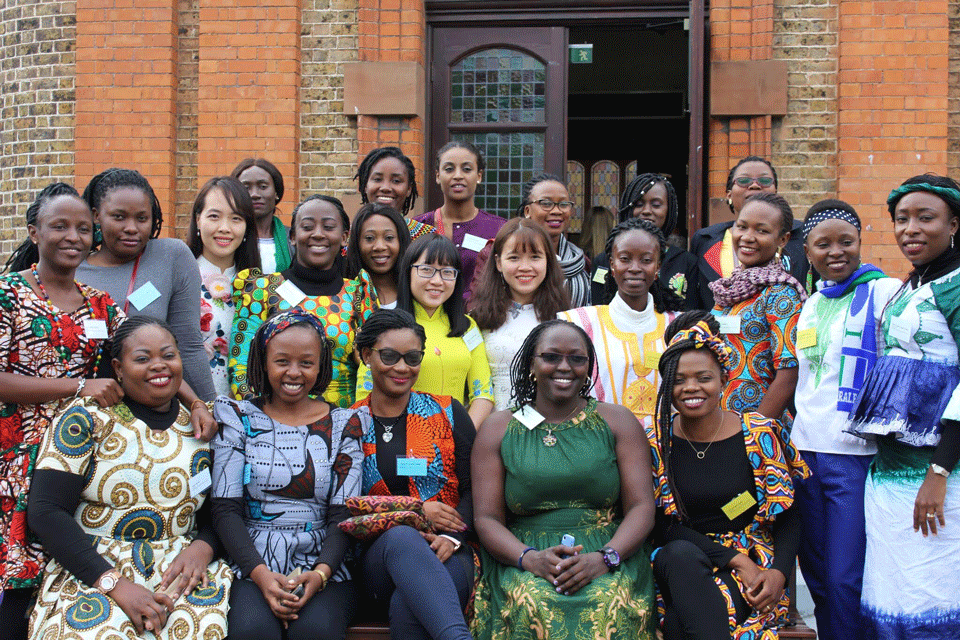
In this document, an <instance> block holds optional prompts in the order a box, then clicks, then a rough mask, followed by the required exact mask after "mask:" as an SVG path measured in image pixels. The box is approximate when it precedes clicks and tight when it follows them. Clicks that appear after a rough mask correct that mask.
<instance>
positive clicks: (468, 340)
mask: <svg viewBox="0 0 960 640" xmlns="http://www.w3.org/2000/svg"><path fill="white" fill-rule="evenodd" d="M463 342H464V344H466V345H467V349H469V350H470V351H473V350H474V349H476V348H477V347H479V346H480V345H481V344H483V336H482V335H480V329H477V328H476V327H473V328H472V329H470V330H469V331H467V332H466V333H465V334H463Z"/></svg>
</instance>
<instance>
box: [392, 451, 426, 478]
mask: <svg viewBox="0 0 960 640" xmlns="http://www.w3.org/2000/svg"><path fill="white" fill-rule="evenodd" d="M397 475H398V476H416V477H420V476H425V475H427V459H426V458H405V457H403V456H397Z"/></svg>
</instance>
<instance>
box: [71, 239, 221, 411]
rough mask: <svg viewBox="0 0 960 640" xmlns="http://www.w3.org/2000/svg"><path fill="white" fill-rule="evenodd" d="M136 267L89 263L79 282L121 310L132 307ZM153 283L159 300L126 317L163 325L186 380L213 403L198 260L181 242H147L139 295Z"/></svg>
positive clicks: (82, 268) (79, 271)
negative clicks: (169, 333)
mask: <svg viewBox="0 0 960 640" xmlns="http://www.w3.org/2000/svg"><path fill="white" fill-rule="evenodd" d="M133 265H134V261H130V262H128V263H126V264H122V265H120V266H119V267H95V266H93V265H91V264H90V263H89V262H86V261H84V263H83V264H81V265H80V267H79V268H78V269H77V280H79V281H80V282H82V283H84V284H86V285H90V286H91V287H93V288H95V289H99V290H101V291H106V292H107V293H109V294H110V297H111V298H113V300H114V302H116V303H117V306H119V307H120V308H121V309H123V308H124V305H125V303H126V301H127V290H128V288H129V286H130V277H131V276H132V275H133ZM148 282H149V283H152V284H153V286H154V287H156V289H157V291H159V292H160V297H158V298H157V299H156V300H154V301H152V302H151V303H150V304H148V305H146V306H145V307H144V308H142V309H138V308H137V307H136V306H135V305H134V304H133V303H131V304H130V305H129V306H128V308H127V309H126V313H127V315H130V316H133V315H143V316H150V317H151V318H157V319H159V320H164V321H165V322H167V323H168V324H169V325H170V327H171V328H172V329H173V335H174V337H176V339H177V343H178V345H179V347H180V356H181V357H182V358H183V378H184V380H186V381H187V384H189V385H190V386H191V387H192V388H193V390H194V392H195V393H196V394H197V395H198V396H199V397H200V398H202V399H203V400H207V401H210V400H214V399H215V398H216V395H217V393H216V391H215V390H214V387H213V378H212V377H211V375H210V362H209V357H208V356H207V352H206V349H204V347H203V340H202V339H201V337H200V270H199V268H197V260H196V258H194V257H193V254H192V253H191V252H190V249H189V248H188V247H187V245H186V244H184V243H183V242H182V241H181V240H176V239H173V238H157V239H154V240H150V241H149V242H147V248H146V249H144V251H143V254H142V255H141V256H140V266H139V267H138V269H137V279H136V282H134V284H133V291H134V293H136V292H137V290H138V289H140V287H142V286H144V285H145V284H147V283H148Z"/></svg>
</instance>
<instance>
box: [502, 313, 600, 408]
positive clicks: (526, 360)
mask: <svg viewBox="0 0 960 640" xmlns="http://www.w3.org/2000/svg"><path fill="white" fill-rule="evenodd" d="M555 327H571V328H573V329H575V330H576V331H577V333H579V334H580V336H581V337H582V338H583V345H584V348H585V349H586V351H587V358H588V362H587V379H586V381H584V383H583V387H581V388H580V397H582V398H589V397H590V391H591V390H592V389H593V385H594V384H595V383H596V379H595V378H594V377H593V371H594V368H593V367H594V364H595V363H596V361H597V352H596V350H594V348H593V342H591V341H590V337H589V336H588V335H587V332H586V331H584V330H583V329H582V328H580V327H579V326H577V325H575V324H574V323H572V322H567V321H566V320H548V321H546V322H542V323H540V324H538V325H537V326H536V327H534V328H533V329H532V330H531V331H530V333H529V334H528V335H527V339H526V340H524V341H523V345H521V346H520V350H519V351H517V355H515V356H514V357H513V362H511V363H510V386H511V387H512V389H513V391H511V392H510V403H511V405H513V406H517V407H521V406H523V405H525V404H532V403H533V401H534V400H536V399H537V382H536V380H534V378H533V374H532V371H531V369H532V368H533V357H534V356H535V355H536V350H537V345H538V344H539V342H540V338H541V337H543V335H544V334H545V333H546V332H547V331H549V330H550V329H553V328H555Z"/></svg>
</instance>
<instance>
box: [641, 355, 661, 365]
mask: <svg viewBox="0 0 960 640" xmlns="http://www.w3.org/2000/svg"><path fill="white" fill-rule="evenodd" d="M643 364H644V365H646V366H647V368H649V369H658V368H660V354H659V353H657V352H656V351H647V352H646V353H644V354H643Z"/></svg>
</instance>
